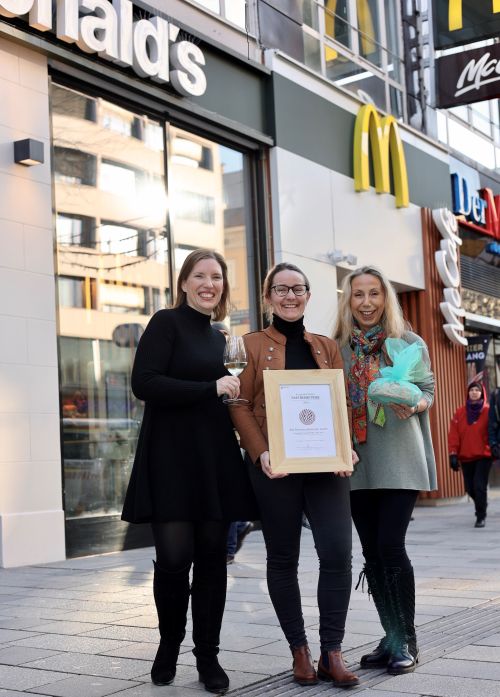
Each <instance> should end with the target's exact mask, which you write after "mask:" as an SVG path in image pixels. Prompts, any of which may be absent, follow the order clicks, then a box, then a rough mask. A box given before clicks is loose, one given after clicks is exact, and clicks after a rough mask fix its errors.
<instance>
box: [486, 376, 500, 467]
mask: <svg viewBox="0 0 500 697" xmlns="http://www.w3.org/2000/svg"><path fill="white" fill-rule="evenodd" d="M488 441H489V444H490V450H491V455H492V457H493V459H494V460H500V387H497V388H496V390H493V392H492V393H491V395H490V411H489V413H488Z"/></svg>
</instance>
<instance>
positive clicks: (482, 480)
mask: <svg viewBox="0 0 500 697" xmlns="http://www.w3.org/2000/svg"><path fill="white" fill-rule="evenodd" d="M488 415H489V406H488V404H487V402H486V395H485V391H484V387H483V385H482V384H480V383H479V382H471V383H470V385H469V386H468V388H467V399H466V402H465V404H464V405H463V406H461V407H459V408H458V409H457V411H456V412H455V414H454V415H453V418H452V420H451V424H450V429H449V432H448V452H449V456H450V467H451V469H452V470H454V471H455V472H458V471H459V470H460V467H461V468H462V474H463V477H464V485H465V491H466V492H467V494H468V495H469V496H470V497H471V499H472V500H473V501H474V506H475V513H476V523H475V526H474V527H476V528H484V526H485V525H486V509H487V507H488V478H489V476H490V469H491V451H490V446H489V445H488Z"/></svg>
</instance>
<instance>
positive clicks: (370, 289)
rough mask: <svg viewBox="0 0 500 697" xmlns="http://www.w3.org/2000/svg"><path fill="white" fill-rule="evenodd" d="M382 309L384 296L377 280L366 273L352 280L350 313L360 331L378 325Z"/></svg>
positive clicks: (382, 312)
mask: <svg viewBox="0 0 500 697" xmlns="http://www.w3.org/2000/svg"><path fill="white" fill-rule="evenodd" d="M384 308H385V294H384V289H383V287H382V283H381V282H380V279H379V278H377V277H376V276H372V275H371V274H368V273H366V274H362V275H361V276H356V277H355V278H353V279H352V283H351V312H352V316H353V317H354V319H355V320H356V322H357V323H358V325H359V328H360V329H361V330H362V331H364V332H366V331H368V330H369V329H371V328H372V327H375V325H377V324H379V322H380V320H381V318H382V315H383V314H384Z"/></svg>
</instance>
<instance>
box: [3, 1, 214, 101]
mask: <svg viewBox="0 0 500 697" xmlns="http://www.w3.org/2000/svg"><path fill="white" fill-rule="evenodd" d="M53 3H54V4H55V6H56V8H55V9H56V13H55V17H56V27H55V33H56V36H57V38H58V39H60V40H61V41H64V42H66V43H69V44H75V45H76V46H78V48H79V49H80V50H81V51H84V52H85V53H97V54H98V55H99V56H100V57H101V58H105V59H106V60H109V61H111V62H114V63H116V64H117V65H121V66H123V67H131V68H133V70H134V71H135V72H136V73H137V75H140V76H141V77H144V78H150V79H151V80H154V81H156V82H159V83H168V82H170V83H171V84H172V86H173V87H174V89H175V90H176V91H177V92H179V93H180V94H182V95H184V96H191V97H199V96H201V95H202V94H204V93H205V90H206V88H207V81H206V76H205V73H204V71H203V66H204V65H205V57H204V55H203V52H202V51H201V49H200V48H199V46H196V45H195V44H193V43H192V42H190V41H185V40H181V41H177V38H178V35H179V27H177V26H175V25H174V24H172V23H171V22H169V21H167V20H166V19H163V18H162V17H157V16H153V17H151V18H150V19H140V20H137V21H134V20H133V4H132V2H131V1H130V0H112V2H109V0H0V15H2V16H4V17H22V16H23V15H26V14H28V22H29V25H30V26H31V27H33V28H34V29H37V30H38V31H42V32H45V31H53V30H54V29H53V19H52V4H53Z"/></svg>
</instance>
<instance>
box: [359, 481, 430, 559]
mask: <svg viewBox="0 0 500 697" xmlns="http://www.w3.org/2000/svg"><path fill="white" fill-rule="evenodd" d="M417 496H418V491H413V490H411V489H358V490H357V491H351V511H352V518H353V520H354V525H355V526H356V530H357V531H358V535H359V539H360V542H361V547H362V549H363V556H364V558H365V559H366V561H367V562H373V563H378V565H381V566H386V567H389V566H391V567H400V568H401V569H402V570H403V571H407V570H410V569H411V568H412V567H411V562H410V560H409V558H408V555H407V553H406V547H405V538H406V531H407V529H408V524H409V522H410V518H411V514H412V512H413V508H414V506H415V501H416V500H417Z"/></svg>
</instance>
